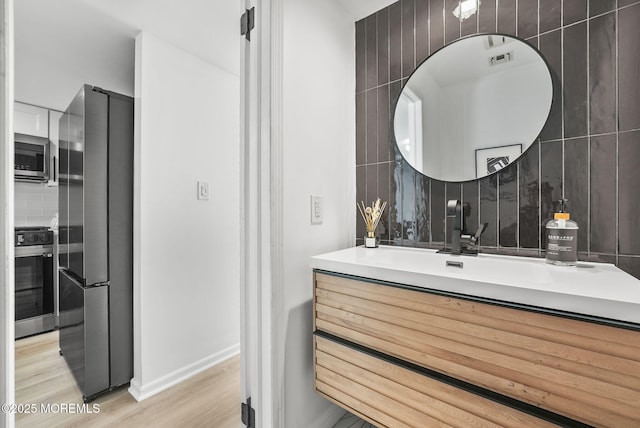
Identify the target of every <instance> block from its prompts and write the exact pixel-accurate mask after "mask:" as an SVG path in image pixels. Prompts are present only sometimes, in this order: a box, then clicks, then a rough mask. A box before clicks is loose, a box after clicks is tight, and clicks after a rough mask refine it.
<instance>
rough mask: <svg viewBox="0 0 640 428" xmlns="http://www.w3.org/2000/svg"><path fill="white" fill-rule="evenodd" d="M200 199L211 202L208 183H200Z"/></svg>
mask: <svg viewBox="0 0 640 428" xmlns="http://www.w3.org/2000/svg"><path fill="white" fill-rule="evenodd" d="M198 199H199V200H203V201H208V200H209V183H207V182H206V181H198Z"/></svg>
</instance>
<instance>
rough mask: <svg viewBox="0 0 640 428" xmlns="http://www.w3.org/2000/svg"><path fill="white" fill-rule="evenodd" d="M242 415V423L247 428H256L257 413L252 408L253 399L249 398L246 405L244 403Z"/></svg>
mask: <svg viewBox="0 0 640 428" xmlns="http://www.w3.org/2000/svg"><path fill="white" fill-rule="evenodd" d="M241 415H242V416H241V418H242V423H243V424H245V425H246V426H247V428H256V411H255V410H253V407H251V397H249V398H247V402H246V403H242V406H241Z"/></svg>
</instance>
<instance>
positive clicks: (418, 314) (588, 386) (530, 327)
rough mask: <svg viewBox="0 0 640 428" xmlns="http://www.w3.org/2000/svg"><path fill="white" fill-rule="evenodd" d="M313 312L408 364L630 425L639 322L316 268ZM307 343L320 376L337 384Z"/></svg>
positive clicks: (318, 321) (324, 328) (344, 334)
mask: <svg viewBox="0 0 640 428" xmlns="http://www.w3.org/2000/svg"><path fill="white" fill-rule="evenodd" d="M314 311H315V317H314V328H315V329H316V330H317V331H321V332H326V333H329V334H331V335H334V336H337V337H339V338H342V339H345V340H347V341H349V342H352V343H354V344H357V345H361V346H363V347H366V348H369V349H372V350H374V351H378V352H380V353H382V354H385V355H389V356H391V357H394V358H397V359H400V360H403V361H406V362H408V363H409V364H415V365H417V366H420V367H423V368H426V369H428V370H432V371H434V372H437V373H441V374H444V375H446V376H449V377H451V378H455V379H459V380H461V381H463V382H466V383H469V384H472V385H477V386H479V387H481V388H483V389H486V390H488V391H492V392H494V393H497V394H500V395H501V396H506V397H509V398H512V399H515V400H518V402H522V403H526V404H527V405H532V406H535V407H536V408H540V409H545V410H547V411H549V412H553V413H556V414H559V415H562V416H564V417H567V418H570V419H573V420H576V421H580V422H582V423H584V424H587V425H593V426H609V427H638V426H640V331H636V330H633V329H625V328H619V327H614V326H611V325H604V324H598V323H594V322H587V321H584V320H582V319H572V318H570V317H568V316H558V315H550V314H547V313H540V312H534V311H530V310H523V309H522V308H512V307H507V306H504V305H503V306H500V305H496V304H490V303H483V302H479V301H474V300H468V299H463V298H455V297H451V296H448V295H442V294H435V293H430V292H425V291H422V290H420V291H418V290H413V289H410V288H406V287H395V286H389V285H386V284H378V283H372V282H366V281H361V280H357V279H351V278H345V277H341V276H333V275H327V274H324V273H316V274H315V293H314ZM316 352H317V355H316V364H317V365H318V366H319V367H318V372H317V376H318V378H317V381H318V382H319V383H320V385H321V386H322V385H325V384H326V385H330V386H331V387H332V388H335V389H336V390H340V391H342V393H343V394H345V393H347V392H348V391H345V388H346V387H345V386H344V385H346V382H348V380H346V379H348V377H347V376H345V375H344V373H342V374H340V373H339V372H336V371H333V370H331V369H330V368H328V367H326V365H327V364H329V363H326V361H331V364H338V363H337V362H336V361H334V360H331V358H329V357H328V356H327V355H326V352H324V351H321V350H318V349H317V350H316ZM354 352H355V351H354ZM334 357H335V356H334ZM336 358H337V357H336ZM323 362H325V363H324V364H325V365H324V366H323V365H322V364H323ZM340 364H343V365H344V363H340ZM343 365H341V366H340V367H342V368H344V366H343ZM360 369H363V370H364V369H365V368H363V367H360ZM327 370H329V372H327ZM329 375H330V376H341V377H340V378H339V381H340V382H341V383H329V382H328V380H327V379H329V378H328V377H327V376H329ZM320 379H325V380H322V381H321V380H320ZM331 379H333V378H331ZM339 385H343V389H340V387H339ZM364 387H366V386H363V385H361V384H359V386H358V388H364ZM318 389H319V390H320V391H322V389H321V388H320V387H319V388H318ZM378 393H379V392H378ZM325 394H326V395H330V394H328V393H325ZM401 404H402V405H407V402H406V401H402V402H401ZM378 411H383V410H381V409H378ZM383 413H384V412H383ZM385 414H387V413H385ZM404 414H409V413H403V415H404ZM503 422H504V421H503V420H502V419H500V421H499V423H503ZM407 423H408V424H409V425H410V426H412V425H411V423H410V422H407ZM496 423H498V422H496ZM383 424H384V422H383ZM413 426H415V425H413ZM423 426H425V425H423ZM427 426H431V425H427ZM434 426H435V425H434ZM468 426H473V425H468ZM521 426H526V425H521Z"/></svg>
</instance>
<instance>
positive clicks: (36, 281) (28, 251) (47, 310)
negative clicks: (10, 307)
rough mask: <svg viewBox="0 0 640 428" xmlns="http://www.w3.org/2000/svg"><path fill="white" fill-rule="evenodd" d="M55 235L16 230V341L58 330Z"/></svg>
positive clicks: (31, 229)
mask: <svg viewBox="0 0 640 428" xmlns="http://www.w3.org/2000/svg"><path fill="white" fill-rule="evenodd" d="M54 284H55V281H54V258H53V232H52V231H50V230H47V229H45V228H21V229H16V231H15V304H16V307H15V316H16V317H15V320H16V339H19V338H21V337H25V336H31V335H34V334H37V333H42V332H45V331H49V330H53V329H54V328H55V311H56V307H57V293H56V290H55V285H54Z"/></svg>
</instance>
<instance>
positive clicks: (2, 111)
mask: <svg viewBox="0 0 640 428" xmlns="http://www.w3.org/2000/svg"><path fill="white" fill-rule="evenodd" d="M12 13H13V0H0V26H1V28H0V133H1V134H0V344H2V345H1V346H0V403H2V404H4V403H14V402H15V391H14V380H15V374H14V368H15V357H14V323H13V319H14V304H15V303H14V296H13V293H14V286H13V282H14V269H13V264H14V260H13V167H12V164H13V160H14V159H13V144H12V142H13V112H12V106H13V75H14V73H13V69H12V66H11V64H12V63H13V47H12V45H13V40H11V37H7V34H8V35H11V34H12V33H13V28H12V22H11V21H10V20H8V19H7V17H9V16H11V15H12ZM13 423H14V415H13V414H12V413H11V412H8V413H5V412H2V414H0V427H3V428H4V427H11V426H13Z"/></svg>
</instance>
